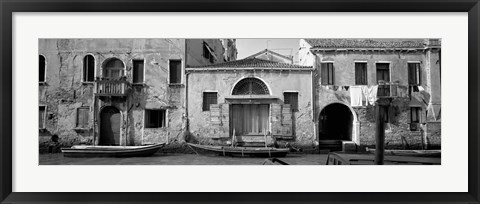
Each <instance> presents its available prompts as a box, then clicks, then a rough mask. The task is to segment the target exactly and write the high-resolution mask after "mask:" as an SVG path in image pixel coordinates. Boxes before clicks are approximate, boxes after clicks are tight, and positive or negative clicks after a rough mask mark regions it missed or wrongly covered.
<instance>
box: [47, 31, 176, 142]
mask: <svg viewBox="0 0 480 204" xmlns="http://www.w3.org/2000/svg"><path fill="white" fill-rule="evenodd" d="M39 54H41V55H44V56H45V58H46V63H47V68H46V83H45V84H40V87H39V104H40V105H46V106H47V117H46V118H47V120H46V128H45V130H41V131H40V151H42V149H44V148H43V147H45V145H47V144H48V143H49V141H50V136H51V135H53V134H58V135H59V137H60V143H61V144H62V146H71V145H74V144H80V143H85V144H93V143H98V137H99V124H97V123H98V117H99V113H100V110H101V108H102V107H105V106H108V105H111V106H114V107H117V108H118V109H119V110H120V112H121V113H122V118H121V119H122V121H121V137H120V141H121V144H122V145H123V144H127V145H141V144H146V143H158V142H166V139H167V138H169V139H170V141H171V142H173V143H175V142H176V141H181V140H182V136H183V134H181V133H182V132H183V130H184V129H185V125H184V118H185V86H184V81H185V79H184V76H183V79H182V84H177V85H169V84H168V80H169V60H171V59H177V60H182V69H183V68H184V66H185V58H184V56H185V40H184V39H40V40H39ZM87 54H91V55H93V56H94V58H95V66H96V68H95V76H96V77H101V76H102V73H103V70H102V65H103V63H104V62H105V61H106V60H107V59H110V58H118V59H120V60H122V61H123V63H124V64H125V75H126V77H127V81H129V82H132V60H134V59H144V60H145V64H144V65H145V68H144V70H145V78H144V80H145V84H144V85H141V86H140V85H139V86H133V87H132V90H131V92H130V93H131V94H129V96H128V97H126V98H116V97H112V98H111V99H108V98H99V99H98V100H97V102H96V106H94V96H93V92H94V90H93V89H94V86H95V83H83V82H82V75H83V73H82V72H83V58H84V57H85V56H86V55H87ZM182 73H183V72H182ZM80 106H87V107H90V113H89V125H88V128H87V129H82V130H80V129H76V127H75V126H76V116H77V114H76V109H77V108H78V107H80ZM146 108H147V109H166V110H167V114H168V116H167V118H168V121H167V127H165V128H156V129H152V128H144V127H143V124H144V122H143V120H144V109H146ZM94 114H96V119H97V123H94V120H93V118H94ZM94 124H96V125H95V126H94ZM127 133H129V134H127ZM94 135H95V137H94ZM127 135H129V136H128V138H127ZM167 135H168V136H167Z"/></svg>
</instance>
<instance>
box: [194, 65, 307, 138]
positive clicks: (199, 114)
mask: <svg viewBox="0 0 480 204" xmlns="http://www.w3.org/2000/svg"><path fill="white" fill-rule="evenodd" d="M245 77H256V78H259V79H261V80H263V81H264V82H265V83H266V84H267V86H268V87H269V89H270V94H271V95H272V96H276V97H278V98H279V99H280V101H279V103H280V104H283V92H284V91H298V93H299V95H298V106H299V111H298V112H295V113H294V128H295V129H294V133H295V135H294V140H293V141H290V142H293V143H297V144H299V145H308V146H311V144H312V143H313V141H314V140H315V136H314V133H313V127H314V124H313V122H312V121H313V118H312V114H313V113H312V111H313V109H312V104H311V102H312V101H311V94H312V89H311V79H312V78H311V72H310V71H260V70H257V71H255V72H254V71H244V70H237V71H233V70H229V71H191V72H190V73H189V75H188V84H189V85H188V86H189V87H188V93H187V94H188V97H189V99H188V111H189V124H190V132H191V133H192V135H193V136H194V137H195V138H196V139H197V140H200V141H203V142H210V143H214V142H215V141H212V138H211V135H210V121H209V117H210V111H202V103H203V92H204V91H217V92H218V103H219V104H224V103H226V101H225V97H228V96H231V91H232V89H233V87H234V86H235V84H236V83H237V82H238V81H240V80H241V79H243V78H245Z"/></svg>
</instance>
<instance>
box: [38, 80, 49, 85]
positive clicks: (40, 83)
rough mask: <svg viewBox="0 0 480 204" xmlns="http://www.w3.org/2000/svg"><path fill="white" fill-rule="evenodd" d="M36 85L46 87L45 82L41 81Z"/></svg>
mask: <svg viewBox="0 0 480 204" xmlns="http://www.w3.org/2000/svg"><path fill="white" fill-rule="evenodd" d="M38 85H40V86H46V85H47V82H45V81H41V82H38Z"/></svg>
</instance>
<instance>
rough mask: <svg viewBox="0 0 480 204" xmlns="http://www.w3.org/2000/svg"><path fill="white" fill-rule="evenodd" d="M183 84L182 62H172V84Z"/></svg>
mask: <svg viewBox="0 0 480 204" xmlns="http://www.w3.org/2000/svg"><path fill="white" fill-rule="evenodd" d="M180 83H182V61H181V60H170V84H180Z"/></svg>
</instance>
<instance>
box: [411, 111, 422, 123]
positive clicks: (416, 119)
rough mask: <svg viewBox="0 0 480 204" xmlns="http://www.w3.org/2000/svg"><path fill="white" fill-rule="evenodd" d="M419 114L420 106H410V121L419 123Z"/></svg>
mask: <svg viewBox="0 0 480 204" xmlns="http://www.w3.org/2000/svg"><path fill="white" fill-rule="evenodd" d="M420 114H421V108H420V107H410V122H411V123H420V117H421V115H420Z"/></svg>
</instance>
